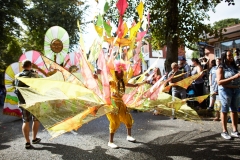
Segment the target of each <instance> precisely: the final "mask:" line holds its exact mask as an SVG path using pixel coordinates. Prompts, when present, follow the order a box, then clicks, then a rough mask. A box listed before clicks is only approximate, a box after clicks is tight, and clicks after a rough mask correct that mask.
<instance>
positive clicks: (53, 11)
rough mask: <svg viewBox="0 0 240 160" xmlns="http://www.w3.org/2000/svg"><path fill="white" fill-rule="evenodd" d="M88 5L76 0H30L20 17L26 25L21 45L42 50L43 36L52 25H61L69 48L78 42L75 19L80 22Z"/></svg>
mask: <svg viewBox="0 0 240 160" xmlns="http://www.w3.org/2000/svg"><path fill="white" fill-rule="evenodd" d="M87 8H88V6H86V5H84V3H83V2H82V1H78V0H69V1H65V0H32V1H30V3H29V5H28V9H27V10H26V16H25V17H24V19H22V21H23V23H24V24H25V25H26V26H27V31H26V37H24V38H23V46H24V48H25V49H26V50H38V51H40V52H43V48H44V36H45V33H46V31H47V30H48V29H49V28H50V27H52V26H61V27H63V28H64V29H65V30H66V31H67V32H68V34H69V37H70V48H72V47H73V46H74V45H76V44H78V41H79V29H78V27H77V20H79V22H80V23H81V22H82V19H83V18H82V17H83V13H84V11H85V10H86V9H87Z"/></svg>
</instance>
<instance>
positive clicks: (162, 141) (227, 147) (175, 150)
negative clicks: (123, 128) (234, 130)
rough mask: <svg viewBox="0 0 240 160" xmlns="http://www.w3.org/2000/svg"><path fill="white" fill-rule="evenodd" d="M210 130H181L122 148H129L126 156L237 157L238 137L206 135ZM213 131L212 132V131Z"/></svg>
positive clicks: (167, 157)
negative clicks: (231, 138)
mask: <svg viewBox="0 0 240 160" xmlns="http://www.w3.org/2000/svg"><path fill="white" fill-rule="evenodd" d="M209 132H211V131H204V132H202V131H190V132H189V131H181V132H178V133H176V134H172V135H168V136H164V137H159V138H157V139H155V140H153V141H151V142H148V143H143V142H141V143H142V144H143V145H141V146H139V147H136V148H122V149H126V150H129V151H130V153H129V154H128V155H124V157H121V159H125V158H126V157H129V156H130V157H134V159H143V157H144V156H145V157H148V158H149V159H151V158H156V159H175V158H176V157H182V158H190V159H239V158H240V152H239V150H240V146H239V141H240V139H239V138H238V139H234V140H232V141H226V140H223V139H221V137H220V134H212V135H210V136H206V134H207V133H208V134H209ZM212 133H214V132H212Z"/></svg>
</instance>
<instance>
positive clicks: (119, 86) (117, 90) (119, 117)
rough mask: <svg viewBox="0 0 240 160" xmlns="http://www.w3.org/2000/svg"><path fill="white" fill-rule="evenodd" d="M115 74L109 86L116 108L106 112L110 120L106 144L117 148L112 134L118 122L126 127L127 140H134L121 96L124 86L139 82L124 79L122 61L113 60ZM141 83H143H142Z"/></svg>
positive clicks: (129, 118)
mask: <svg viewBox="0 0 240 160" xmlns="http://www.w3.org/2000/svg"><path fill="white" fill-rule="evenodd" d="M114 65H115V73H114V74H115V76H113V80H112V81H110V87H111V94H112V95H111V98H112V100H113V101H114V103H115V104H116V107H117V108H118V112H117V113H108V114H107V118H108V120H109V122H110V124H109V131H110V134H109V142H108V146H109V147H111V148H118V146H117V145H116V144H114V143H113V138H114V134H115V132H116V131H117V129H118V128H119V126H120V123H121V122H122V123H124V124H125V126H126V128H127V140H128V141H130V142H135V141H136V140H135V138H133V137H132V136H131V128H132V125H133V119H132V116H131V114H130V113H129V111H128V109H127V106H126V105H125V104H124V102H123V100H122V96H123V95H124V92H125V87H126V86H127V87H137V86H139V84H130V83H128V82H127V81H126V80H125V79H124V73H126V70H127V68H126V64H124V61H117V60H115V64H114ZM142 84H143V83H142Z"/></svg>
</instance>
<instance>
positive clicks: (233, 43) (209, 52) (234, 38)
mask: <svg viewBox="0 0 240 160" xmlns="http://www.w3.org/2000/svg"><path fill="white" fill-rule="evenodd" d="M225 29H227V31H226V32H224V33H223V37H224V38H225V40H223V41H219V40H218V39H216V38H214V37H209V38H208V39H209V40H208V44H209V45H211V46H214V47H206V49H205V56H206V57H208V58H209V59H210V61H211V60H213V59H215V58H217V57H221V53H222V52H223V51H224V50H233V51H235V50H236V48H239V49H240V24H236V25H233V26H230V27H227V28H225ZM210 61H209V62H210Z"/></svg>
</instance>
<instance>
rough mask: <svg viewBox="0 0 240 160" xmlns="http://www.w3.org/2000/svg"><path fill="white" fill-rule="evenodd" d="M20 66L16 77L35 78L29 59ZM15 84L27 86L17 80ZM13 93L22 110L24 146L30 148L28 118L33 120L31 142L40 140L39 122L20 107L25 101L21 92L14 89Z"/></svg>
mask: <svg viewBox="0 0 240 160" xmlns="http://www.w3.org/2000/svg"><path fill="white" fill-rule="evenodd" d="M22 68H23V71H22V72H20V73H19V74H17V75H16V77H29V78H32V77H33V78H37V75H36V73H35V72H34V71H33V70H32V62H31V61H29V60H25V61H23V63H22ZM15 86H17V87H28V86H27V85H26V84H24V83H22V82H21V81H19V80H15ZM15 93H16V95H17V97H18V100H19V108H20V109H21V110H22V120H23V125H22V133H23V136H24V138H25V140H26V144H25V148H26V149H30V148H31V142H30V139H29V132H30V126H29V125H30V124H29V122H30V119H31V118H32V120H33V124H32V132H33V133H32V143H33V144H36V143H39V142H40V141H41V139H40V138H37V132H38V129H39V126H40V123H39V121H38V119H37V118H36V117H35V116H33V115H31V113H30V112H29V111H27V110H26V109H24V108H23V107H22V105H23V104H25V103H26V102H25V99H24V98H23V96H22V94H21V93H20V92H19V91H18V89H16V90H15Z"/></svg>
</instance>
